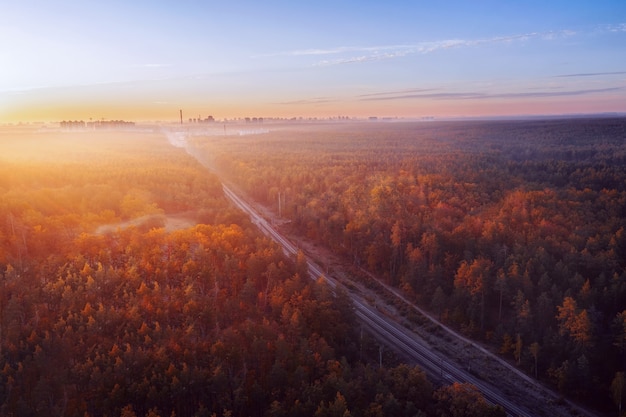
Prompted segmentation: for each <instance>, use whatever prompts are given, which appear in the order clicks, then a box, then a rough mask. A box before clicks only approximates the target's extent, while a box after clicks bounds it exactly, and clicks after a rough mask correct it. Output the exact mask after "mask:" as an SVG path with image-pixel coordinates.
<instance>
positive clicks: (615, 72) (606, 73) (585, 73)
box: [554, 71, 626, 78]
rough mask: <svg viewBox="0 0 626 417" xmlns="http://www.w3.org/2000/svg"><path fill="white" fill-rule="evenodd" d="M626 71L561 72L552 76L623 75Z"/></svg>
mask: <svg viewBox="0 0 626 417" xmlns="http://www.w3.org/2000/svg"><path fill="white" fill-rule="evenodd" d="M624 74H626V71H613V72H583V73H579V74H563V75H555V76H554V78H569V77H599V76H603V75H624Z"/></svg>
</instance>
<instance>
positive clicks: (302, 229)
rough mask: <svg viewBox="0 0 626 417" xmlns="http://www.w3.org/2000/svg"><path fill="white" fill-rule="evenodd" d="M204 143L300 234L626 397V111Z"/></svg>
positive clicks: (575, 381) (589, 390)
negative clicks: (625, 114) (621, 115)
mask: <svg viewBox="0 0 626 417" xmlns="http://www.w3.org/2000/svg"><path fill="white" fill-rule="evenodd" d="M195 143H196V146H197V147H198V148H200V149H202V150H203V151H204V152H205V155H207V157H210V158H211V163H212V164H213V165H214V166H215V168H216V170H217V171H218V172H219V173H220V175H222V176H224V177H226V178H228V179H229V180H230V181H232V182H233V183H235V184H237V185H238V186H239V187H241V189H242V190H244V192H246V193H247V194H248V195H249V196H251V198H253V199H255V200H256V201H257V202H259V203H261V204H264V205H266V206H267V207H270V208H271V209H272V210H273V211H274V212H275V213H279V214H280V216H282V217H283V218H284V219H285V220H286V222H284V223H286V224H285V225H284V226H282V227H283V228H284V229H285V230H286V231H287V232H289V233H292V234H293V235H300V236H306V237H307V238H308V239H310V240H311V241H313V242H316V243H317V244H320V245H324V246H325V247H328V248H330V249H331V250H332V251H333V252H334V253H337V254H340V255H341V256H342V257H344V258H345V259H346V260H347V261H348V262H350V263H352V264H353V265H355V266H358V267H362V268H365V269H366V270H368V271H370V272H373V273H375V274H377V275H378V276H380V277H382V279H383V280H384V281H385V282H386V283H388V284H390V285H393V286H396V287H397V288H399V289H401V290H402V291H403V293H404V294H405V295H406V296H407V297H409V298H410V299H411V300H413V301H414V302H416V303H417V304H418V305H420V306H423V307H425V308H427V309H429V310H430V311H432V312H433V314H435V315H436V316H437V317H439V318H440V319H441V321H443V322H444V323H446V324H449V325H452V326H454V327H455V328H457V329H459V330H461V331H462V332H463V333H464V334H466V335H468V336H471V337H472V338H473V339H475V340H478V341H481V342H482V343H484V344H486V345H487V346H489V347H490V348H491V350H493V351H494V352H497V353H498V354H500V355H502V356H503V357H505V358H507V359H508V360H509V361H510V362H511V363H513V364H515V366H517V367H519V368H520V369H522V370H523V371H525V372H526V373H528V374H529V375H531V376H533V377H537V378H538V379H540V380H541V381H544V382H545V383H547V384H549V385H550V386H552V387H554V389H556V390H558V391H559V392H560V393H561V394H562V395H564V396H568V397H570V398H576V399H577V400H579V401H583V402H584V403H586V404H588V405H590V406H592V407H594V408H596V409H598V410H601V411H604V412H607V413H611V414H614V413H615V412H617V410H618V409H620V410H621V409H622V408H623V407H622V398H626V397H625V396H624V393H625V391H624V387H625V384H624V370H625V368H626V119H624V118H610V117H605V118H567V119H539V120H518V121H462V122H461V121H459V122H414V123H410V122H394V123H382V122H370V123H360V124H349V123H335V124H326V125H316V126H308V127H306V128H303V127H298V126H292V127H288V128H284V129H274V130H272V131H270V132H268V133H266V134H262V135H256V136H243V137H237V136H228V137H221V138H220V137H206V138H196V141H195Z"/></svg>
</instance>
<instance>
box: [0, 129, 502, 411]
mask: <svg viewBox="0 0 626 417" xmlns="http://www.w3.org/2000/svg"><path fill="white" fill-rule="evenodd" d="M72 134H73V133H72ZM0 141H1V143H0V145H1V146H2V148H3V150H4V152H3V153H2V155H1V156H0V159H1V160H2V163H1V164H0V196H1V198H0V245H1V246H0V247H1V249H2V250H1V251H0V414H1V415H16V416H17V415H19V416H174V415H175V416H211V415H214V416H286V415H289V416H311V415H315V416H335V415H340V416H351V415H352V416H382V415H394V416H414V415H438V416H449V415H450V416H452V415H455V416H456V415H466V416H479V415H481V416H484V415H494V416H495V415H501V409H498V408H496V407H493V406H490V405H489V404H487V403H486V402H485V401H484V399H483V398H482V396H480V394H479V393H477V392H476V390H475V389H473V388H472V387H471V386H467V385H463V384H455V385H452V386H450V387H434V386H432V384H431V383H430V382H429V381H428V380H427V379H426V376H425V374H424V373H423V372H422V371H421V370H419V369H418V368H415V367H411V366H407V365H402V364H399V363H398V362H397V361H394V360H393V358H392V357H386V358H385V364H386V365H387V364H388V365H389V366H388V367H379V365H378V346H377V344H376V343H375V342H374V341H373V340H372V339H370V338H368V337H367V335H365V336H363V335H362V334H360V332H359V326H358V324H357V323H356V321H355V318H354V314H353V312H352V309H351V306H350V302H349V299H348V298H347V297H346V296H345V294H341V293H339V294H338V295H337V296H334V295H333V294H332V292H331V291H330V289H329V288H328V287H327V285H326V284H324V282H323V280H322V281H320V282H313V281H311V280H310V279H308V278H307V277H306V276H305V275H306V265H305V264H303V262H302V259H299V258H296V259H290V258H287V257H286V256H285V255H284V253H283V252H282V249H281V248H280V247H279V246H277V245H276V244H275V243H273V242H271V241H270V240H268V239H267V238H265V237H263V236H262V235H261V234H260V233H259V232H258V230H256V228H255V227H254V226H253V225H252V224H251V223H250V221H249V219H247V218H246V217H245V216H244V215H243V214H242V213H240V212H238V211H237V210H235V209H234V208H233V207H232V206H231V205H230V204H228V202H227V201H226V199H225V198H224V196H223V194H222V190H221V185H220V183H219V181H218V179H217V178H216V177H215V176H213V175H211V174H209V173H208V172H207V171H206V170H205V169H204V168H203V167H202V166H200V165H199V163H197V162H196V161H195V160H194V159H193V158H191V157H190V156H189V155H187V154H186V153H185V151H184V150H183V149H180V148H172V147H171V146H170V145H168V143H167V141H166V139H165V138H164V137H163V136H161V135H155V134H148V133H133V134H120V133H115V134H112V133H102V132H101V133H93V132H92V133H89V134H81V135H75V136H71V137H68V136H66V135H64V134H62V133H61V134H58V135H57V134H54V133H52V134H46V135H39V134H32V135H31V134H26V133H24V134H18V135H15V133H14V132H13V133H11V135H10V136H0ZM181 217H182V218H185V219H186V220H187V222H186V223H184V224H180V223H176V227H172V226H171V220H172V218H176V219H178V220H179V219H180V218H181ZM103 226H106V227H105V228H103ZM372 357H373V358H375V359H374V360H373V361H372V360H371V358H372ZM455 410H456V411H455Z"/></svg>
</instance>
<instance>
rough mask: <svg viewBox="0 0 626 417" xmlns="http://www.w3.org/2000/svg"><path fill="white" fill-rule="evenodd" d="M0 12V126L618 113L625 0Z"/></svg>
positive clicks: (149, 4)
mask: <svg viewBox="0 0 626 417" xmlns="http://www.w3.org/2000/svg"><path fill="white" fill-rule="evenodd" d="M3 3H4V4H3ZM0 6H1V7H0V10H2V13H1V14H0V39H2V40H1V41H0V54H1V55H0V56H2V65H1V66H0V122H6V121H16V120H59V119H67V118H71V119H76V118H83V119H86V118H90V117H93V118H101V117H104V118H125V119H137V120H143V119H168V118H175V117H176V115H177V114H178V109H179V108H182V109H184V110H185V112H186V114H190V115H194V117H195V115H196V114H197V115H201V116H206V115H208V114H212V115H214V116H216V117H218V118H230V117H241V116H247V115H248V116H264V117H270V116H284V117H291V116H298V115H300V116H319V117H327V116H336V115H347V116H361V117H365V116H367V115H378V116H401V117H421V116H437V117H456V116H485V115H493V116H496V115H520V114H565V113H594V112H607V111H616V112H626V2H625V1H623V0H618V1H598V0H596V1H549V2H546V1H515V2H514V1H480V0H476V1H463V2H461V1H456V2H453V1H449V2H434V1H428V2H422V1H387V2H372V1H333V2H331V1H315V2H294V1H264V2H251V1H245V2H242V1H232V2H214V1H203V2H200V1H176V2H174V1H117V0H114V1H108V2H97V1H85V0H83V1H63V0H61V1H55V2H47V1H29V0H25V1H21V2H9V1H6V0H0ZM190 117H191V116H190Z"/></svg>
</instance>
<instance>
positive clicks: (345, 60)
mask: <svg viewBox="0 0 626 417" xmlns="http://www.w3.org/2000/svg"><path fill="white" fill-rule="evenodd" d="M575 34H576V32H574V31H571V30H560V31H547V32H530V33H524V34H516V35H506V36H494V37H491V38H481V39H444V40H439V41H430V42H417V43H412V44H398V45H375V46H337V47H333V48H317V49H297V50H292V51H283V52H276V53H272V54H265V55H258V56H256V57H257V58H258V57H276V56H291V57H302V56H314V57H324V56H328V57H329V58H328V59H322V60H320V61H318V62H316V63H315V64H314V66H331V65H343V64H355V63H364V62H373V61H382V60H389V59H394V58H401V57H405V56H408V55H419V54H430V53H434V52H437V51H443V50H449V49H456V48H470V47H478V46H482V45H493V44H507V43H515V42H525V41H530V40H533V39H541V40H554V39H559V38H565V37H569V36H573V35H575ZM337 55H339V57H336V56H337Z"/></svg>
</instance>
